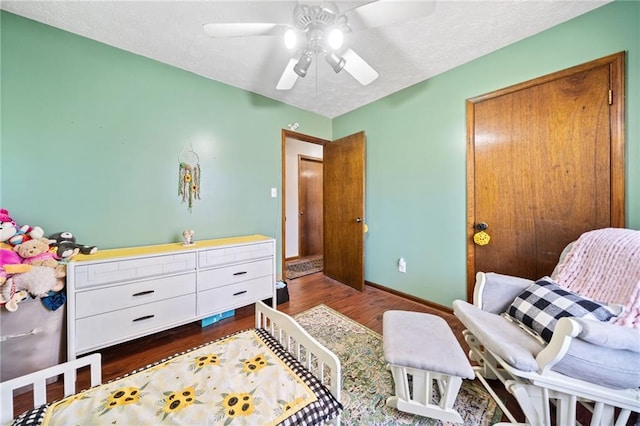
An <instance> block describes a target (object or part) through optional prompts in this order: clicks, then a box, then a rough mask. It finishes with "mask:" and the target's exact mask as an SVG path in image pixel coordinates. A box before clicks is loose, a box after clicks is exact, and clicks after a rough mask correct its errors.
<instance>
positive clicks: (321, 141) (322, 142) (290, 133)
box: [280, 129, 330, 280]
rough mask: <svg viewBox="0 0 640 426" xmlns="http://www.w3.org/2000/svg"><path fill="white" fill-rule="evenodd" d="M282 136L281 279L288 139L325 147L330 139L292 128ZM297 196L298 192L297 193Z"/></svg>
mask: <svg viewBox="0 0 640 426" xmlns="http://www.w3.org/2000/svg"><path fill="white" fill-rule="evenodd" d="M281 138H282V145H281V146H282V154H281V158H282V160H281V161H282V176H281V179H282V189H281V191H280V192H281V193H282V194H281V197H280V198H281V211H282V215H281V224H280V228H281V231H282V232H281V235H280V239H281V246H282V250H281V256H280V271H282V272H281V274H282V277H281V279H283V280H284V277H285V272H286V269H285V265H286V261H287V250H286V249H287V247H286V244H287V239H286V237H287V215H286V211H287V170H286V168H287V167H286V164H287V139H296V140H299V141H301V142H309V143H314V144H317V145H322V146H323V147H324V146H325V145H326V144H328V143H329V142H330V141H329V140H326V139H322V138H317V137H315V136H310V135H305V134H303V133H298V132H294V131H292V130H287V129H282V134H281ZM296 196H297V194H296Z"/></svg>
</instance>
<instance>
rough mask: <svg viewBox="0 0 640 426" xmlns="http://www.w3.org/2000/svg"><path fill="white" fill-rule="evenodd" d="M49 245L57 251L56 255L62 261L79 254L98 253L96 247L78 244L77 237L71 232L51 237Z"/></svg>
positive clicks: (59, 233)
mask: <svg viewBox="0 0 640 426" xmlns="http://www.w3.org/2000/svg"><path fill="white" fill-rule="evenodd" d="M49 245H51V247H53V248H55V249H56V250H55V251H56V255H57V256H58V258H60V259H70V258H72V257H73V256H75V255H76V254H78V253H82V254H94V253H95V252H97V251H98V247H96V246H85V245H84V244H78V243H76V237H75V236H74V235H73V234H72V233H71V232H58V233H56V234H53V235H51V236H49Z"/></svg>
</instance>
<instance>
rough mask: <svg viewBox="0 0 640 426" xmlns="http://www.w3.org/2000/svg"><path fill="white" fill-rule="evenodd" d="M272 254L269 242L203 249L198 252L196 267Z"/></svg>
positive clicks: (225, 263)
mask: <svg viewBox="0 0 640 426" xmlns="http://www.w3.org/2000/svg"><path fill="white" fill-rule="evenodd" d="M273 255H274V253H273V245H272V244H271V243H258V244H248V245H242V246H234V247H225V248H216V249H211V250H203V251H201V252H199V253H198V267H199V268H207V267H211V266H219V265H227V264H229V263H237V262H243V261H247V260H252V259H262V258H265V257H273Z"/></svg>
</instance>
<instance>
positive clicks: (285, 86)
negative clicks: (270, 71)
mask: <svg viewBox="0 0 640 426" xmlns="http://www.w3.org/2000/svg"><path fill="white" fill-rule="evenodd" d="M297 63H298V59H297V58H291V59H289V63H288V64H287V67H286V68H285V69H284V72H283V73H282V76H280V81H278V85H277V86H276V89H277V90H289V89H291V88H292V87H293V85H294V84H296V80H298V74H296V73H295V71H294V70H293V67H295V66H296V64H297Z"/></svg>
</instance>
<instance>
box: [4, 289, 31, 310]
mask: <svg viewBox="0 0 640 426" xmlns="http://www.w3.org/2000/svg"><path fill="white" fill-rule="evenodd" d="M27 297H29V293H27V292H26V291H25V290H20V291H18V290H16V287H15V285H12V284H8V285H4V286H2V291H0V306H4V307H5V309H6V310H7V311H9V312H15V311H17V310H18V303H20V302H22V301H23V300H26V299H27Z"/></svg>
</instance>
